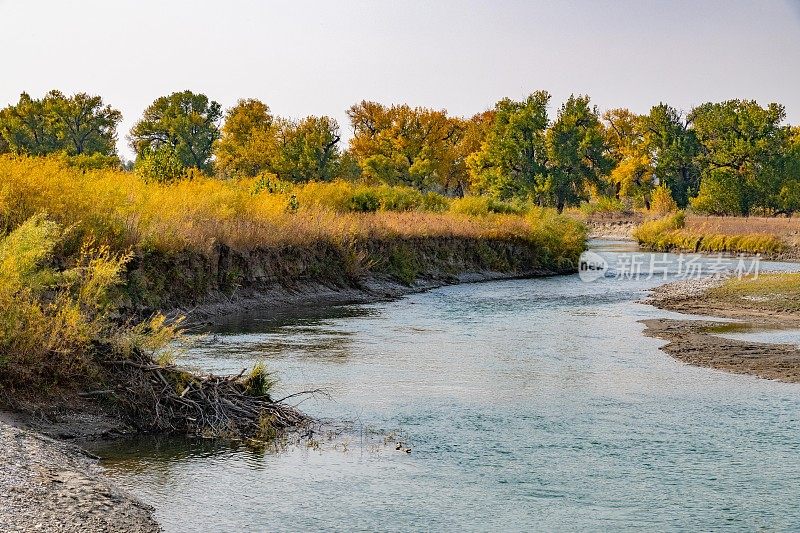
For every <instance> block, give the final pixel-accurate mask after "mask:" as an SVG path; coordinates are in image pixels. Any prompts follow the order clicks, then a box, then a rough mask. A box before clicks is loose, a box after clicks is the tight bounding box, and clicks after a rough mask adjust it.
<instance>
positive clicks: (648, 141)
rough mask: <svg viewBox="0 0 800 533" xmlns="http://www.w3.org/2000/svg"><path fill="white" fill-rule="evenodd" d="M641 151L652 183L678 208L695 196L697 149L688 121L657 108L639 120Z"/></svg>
mask: <svg viewBox="0 0 800 533" xmlns="http://www.w3.org/2000/svg"><path fill="white" fill-rule="evenodd" d="M641 127H642V135H643V141H644V149H645V151H646V153H647V159H648V161H649V163H648V164H649V165H651V166H652V171H653V176H654V179H653V181H654V182H655V181H657V182H658V183H660V184H663V185H666V186H667V187H668V188H669V189H670V191H672V195H673V197H674V198H675V201H676V202H677V204H678V205H679V206H680V207H682V208H683V207H686V205H687V204H688V202H689V197H690V196H692V195H694V194H697V190H698V186H699V180H700V174H699V169H698V167H697V159H696V158H697V155H698V153H699V150H700V145H699V143H698V141H697V137H696V136H695V132H694V131H693V130H692V129H691V128H690V121H689V120H685V119H684V117H683V115H682V114H681V113H680V112H679V111H677V110H676V109H674V108H672V107H670V106H668V105H666V104H659V105H657V106H654V107H653V108H652V109H650V113H649V114H647V115H645V116H643V117H642V123H641Z"/></svg>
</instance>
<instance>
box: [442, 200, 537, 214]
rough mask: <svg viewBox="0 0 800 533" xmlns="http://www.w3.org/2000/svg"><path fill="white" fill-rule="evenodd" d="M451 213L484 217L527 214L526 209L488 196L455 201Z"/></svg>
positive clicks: (451, 205)
mask: <svg viewBox="0 0 800 533" xmlns="http://www.w3.org/2000/svg"><path fill="white" fill-rule="evenodd" d="M450 211H451V212H453V213H458V214H461V215H469V216H483V215H487V214H489V213H498V214H514V215H521V214H524V213H525V208H524V207H521V206H518V205H514V204H512V203H510V202H503V201H501V200H497V199H495V198H492V197H488V196H465V197H463V198H457V199H455V200H453V201H452V203H451V204H450Z"/></svg>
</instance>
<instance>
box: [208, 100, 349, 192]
mask: <svg viewBox="0 0 800 533" xmlns="http://www.w3.org/2000/svg"><path fill="white" fill-rule="evenodd" d="M340 140H341V136H340V135H339V125H338V124H337V123H336V121H335V120H334V119H332V118H330V117H313V116H312V117H306V118H304V119H302V120H299V121H293V120H287V119H282V118H276V117H273V116H272V114H271V113H270V110H269V107H268V106H267V105H266V104H264V103H263V102H261V101H259V100H254V99H250V100H240V101H239V103H238V104H237V105H236V106H235V107H233V108H231V109H229V110H228V112H227V113H226V119H225V124H224V126H223V127H222V136H221V138H220V139H219V140H218V141H217V142H216V144H215V146H214V154H215V156H216V158H217V166H218V171H219V173H220V175H221V176H223V177H253V176H257V175H259V174H263V173H270V174H274V175H276V176H277V177H278V178H279V179H281V180H285V181H291V182H295V183H297V182H305V181H314V180H317V181H330V180H333V179H334V178H336V177H338V176H340V175H341V174H343V173H344V171H345V169H344V168H343V165H344V164H346V162H343V161H342V154H341V151H340V149H339V142H340Z"/></svg>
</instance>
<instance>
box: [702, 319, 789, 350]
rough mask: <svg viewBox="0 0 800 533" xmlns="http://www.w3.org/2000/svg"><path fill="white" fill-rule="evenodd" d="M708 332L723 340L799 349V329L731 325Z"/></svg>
mask: <svg viewBox="0 0 800 533" xmlns="http://www.w3.org/2000/svg"><path fill="white" fill-rule="evenodd" d="M709 331H710V332H711V333H713V334H714V335H717V336H719V337H722V338H725V339H732V340H735V341H745V342H763V343H767V344H794V345H795V346H798V347H800V329H783V328H779V327H772V328H770V327H765V326H760V325H759V326H757V325H753V324H743V323H732V324H724V325H721V326H715V327H713V328H710V329H709Z"/></svg>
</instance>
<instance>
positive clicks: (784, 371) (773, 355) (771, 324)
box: [642, 278, 800, 383]
mask: <svg viewBox="0 0 800 533" xmlns="http://www.w3.org/2000/svg"><path fill="white" fill-rule="evenodd" d="M722 282H723V280H720V279H713V278H704V279H698V280H685V281H677V282H674V283H669V284H667V285H663V286H661V287H658V288H656V289H654V290H653V292H652V294H651V297H650V298H649V299H648V300H646V301H645V302H646V303H650V304H652V305H655V306H656V307H659V308H661V309H668V310H671V311H678V312H681V313H687V314H694V315H703V316H710V317H716V318H727V319H732V320H736V321H737V322H739V323H741V327H742V328H749V329H755V330H758V329H764V330H766V329H791V328H798V327H800V317H798V316H797V315H795V314H792V313H788V312H775V311H761V310H755V309H752V308H751V307H748V305H747V301H746V300H742V299H739V300H734V299H731V300H723V301H721V300H718V299H717V300H713V301H710V300H709V299H707V298H705V297H704V294H705V292H706V291H707V290H708V289H710V288H712V287H715V286H717V285H719V284H721V283H722ZM642 322H643V323H644V324H645V326H647V329H646V330H645V334H646V335H648V336H651V337H657V338H659V339H663V340H666V341H668V343H667V344H666V345H665V346H664V347H663V348H662V349H663V350H664V351H665V352H667V353H668V354H670V355H671V356H673V357H675V358H676V359H679V360H680V361H683V362H685V363H687V364H691V365H697V366H703V367H708V368H715V369H719V370H724V371H727V372H733V373H737V374H750V375H754V376H758V377H761V378H766V379H774V380H777V381H784V382H789V383H800V349H798V347H797V346H795V345H790V344H771V343H769V344H768V343H756V342H746V341H741V340H731V339H726V338H724V337H721V336H719V335H718V334H716V333H718V331H719V327H720V323H719V322H718V321H716V322H712V321H704V320H673V319H666V318H658V319H650V320H644V321H642Z"/></svg>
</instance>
